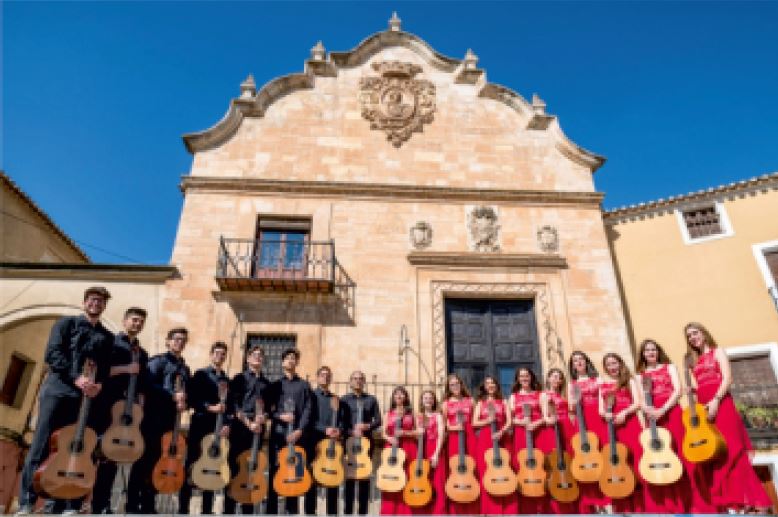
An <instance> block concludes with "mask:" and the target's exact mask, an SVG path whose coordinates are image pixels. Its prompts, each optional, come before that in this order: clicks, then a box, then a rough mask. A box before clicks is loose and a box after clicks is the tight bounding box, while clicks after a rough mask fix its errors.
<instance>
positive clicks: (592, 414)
mask: <svg viewBox="0 0 778 517" xmlns="http://www.w3.org/2000/svg"><path fill="white" fill-rule="evenodd" d="M568 372H569V373H570V379H571V382H570V385H569V386H568V392H567V399H568V400H570V401H572V402H573V404H574V406H573V407H572V408H571V409H572V411H573V436H575V434H576V433H578V432H579V431H580V426H579V424H578V422H577V421H576V418H577V417H576V416H575V405H577V404H578V403H580V405H581V412H582V413H583V418H584V420H585V421H586V430H587V431H591V432H592V433H594V434H595V436H597V439H598V440H599V442H600V444H599V445H600V446H602V445H603V444H605V443H606V442H607V441H608V429H607V427H606V426H605V422H604V421H603V420H602V417H600V377H599V374H598V373H597V368H595V367H594V364H593V363H592V361H591V359H589V356H588V355H586V354H585V353H583V352H581V351H580V350H576V351H575V352H573V353H572V354H570V361H569V362H568ZM578 488H579V490H580V492H581V495H580V496H579V498H578V511H579V513H602V512H604V511H605V510H606V509H607V508H608V506H609V505H610V502H611V501H610V498H608V497H606V496H605V495H603V493H602V492H601V491H600V486H599V484H597V483H579V484H578Z"/></svg>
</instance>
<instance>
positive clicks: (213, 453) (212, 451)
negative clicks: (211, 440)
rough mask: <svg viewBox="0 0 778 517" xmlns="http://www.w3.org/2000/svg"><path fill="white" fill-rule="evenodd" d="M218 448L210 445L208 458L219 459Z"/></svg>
mask: <svg viewBox="0 0 778 517" xmlns="http://www.w3.org/2000/svg"><path fill="white" fill-rule="evenodd" d="M219 452H220V451H219V446H218V445H211V446H210V447H208V456H210V457H211V458H218V457H219Z"/></svg>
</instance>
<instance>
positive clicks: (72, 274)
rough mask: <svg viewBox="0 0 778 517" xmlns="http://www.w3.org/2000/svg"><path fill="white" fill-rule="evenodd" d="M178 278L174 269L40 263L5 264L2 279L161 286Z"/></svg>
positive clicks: (170, 267)
mask: <svg viewBox="0 0 778 517" xmlns="http://www.w3.org/2000/svg"><path fill="white" fill-rule="evenodd" d="M177 275H178V269H176V267H175V266H145V265H125V264H58V263H57V264H54V263H53V264H49V263H41V262H30V263H27V262H2V263H0V278H47V279H61V280H102V281H116V282H148V283H158V284H162V283H164V282H165V281H166V280H168V279H170V278H174V277H175V276H177Z"/></svg>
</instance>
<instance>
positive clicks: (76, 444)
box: [70, 440, 84, 454]
mask: <svg viewBox="0 0 778 517" xmlns="http://www.w3.org/2000/svg"><path fill="white" fill-rule="evenodd" d="M83 450H84V443H83V442H81V441H80V440H74V441H73V443H71V444H70V452H73V453H76V454H78V453H80V452H81V451H83Z"/></svg>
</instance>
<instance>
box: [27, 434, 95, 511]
mask: <svg viewBox="0 0 778 517" xmlns="http://www.w3.org/2000/svg"><path fill="white" fill-rule="evenodd" d="M77 428H78V426H77V425H76V424H73V425H68V426H65V427H63V428H61V429H60V430H59V431H58V432H57V437H56V442H57V443H56V453H54V455H53V456H51V457H50V458H49V459H48V460H47V461H46V464H45V468H44V469H39V470H40V472H41V474H40V477H39V485H40V487H41V490H42V491H43V492H44V493H46V494H48V495H49V496H50V497H52V498H55V499H78V498H79V497H84V496H85V495H87V494H88V493H89V492H91V491H92V487H93V486H94V484H95V475H96V473H97V467H95V464H94V462H93V461H92V452H93V451H94V449H95V446H96V445H97V435H96V434H95V432H94V431H93V430H92V429H90V428H88V427H86V428H84V430H83V437H82V439H81V440H80V445H79V446H74V445H73V444H74V442H76V441H77V440H76V435H77V433H78V430H77Z"/></svg>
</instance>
